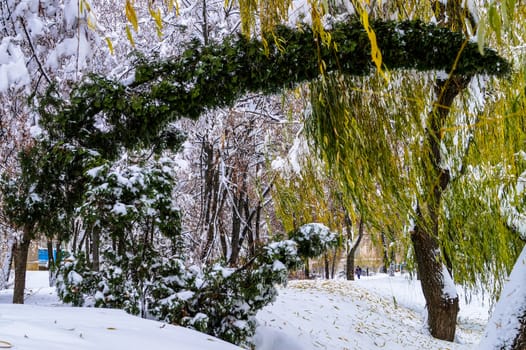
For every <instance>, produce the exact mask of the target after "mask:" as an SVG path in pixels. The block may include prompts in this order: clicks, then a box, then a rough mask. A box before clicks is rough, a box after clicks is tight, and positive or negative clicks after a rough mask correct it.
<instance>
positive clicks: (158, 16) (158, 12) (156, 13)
mask: <svg viewBox="0 0 526 350" xmlns="http://www.w3.org/2000/svg"><path fill="white" fill-rule="evenodd" d="M148 11H150V16H152V18H153V20H154V21H155V26H156V27H157V28H156V29H157V35H158V36H159V37H162V30H163V20H162V18H161V10H160V9H157V10H154V9H153V8H152V7H151V6H148Z"/></svg>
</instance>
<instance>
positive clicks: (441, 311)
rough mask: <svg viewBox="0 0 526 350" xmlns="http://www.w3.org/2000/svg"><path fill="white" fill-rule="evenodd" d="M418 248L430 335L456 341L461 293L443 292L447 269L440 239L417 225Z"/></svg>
mask: <svg viewBox="0 0 526 350" xmlns="http://www.w3.org/2000/svg"><path fill="white" fill-rule="evenodd" d="M411 240H412V242H413V247H414V249H415V258H416V262H417V269H418V275H419V276H420V283H421V285H422V292H423V293H424V297H425V300H426V307H427V313H428V319H427V323H428V327H429V332H430V333H431V335H432V336H433V337H435V338H438V339H443V340H448V341H453V340H454V339H455V329H456V324H457V314H458V311H459V309H460V308H459V300H458V295H457V294H455V295H447V294H446V293H445V292H444V286H445V281H444V276H443V274H444V273H449V272H447V270H445V268H444V265H443V264H442V262H441V260H440V257H439V256H437V252H438V251H439V248H438V243H437V241H436V240H435V239H434V238H433V236H431V235H430V234H428V233H427V232H426V230H424V229H422V228H421V227H420V226H418V225H417V227H416V228H415V230H414V231H413V233H412V234H411Z"/></svg>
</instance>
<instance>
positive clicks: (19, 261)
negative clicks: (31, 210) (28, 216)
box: [13, 228, 31, 304]
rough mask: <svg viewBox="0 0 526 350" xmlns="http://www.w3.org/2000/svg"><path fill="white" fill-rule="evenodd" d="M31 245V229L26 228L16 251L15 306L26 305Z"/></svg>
mask: <svg viewBox="0 0 526 350" xmlns="http://www.w3.org/2000/svg"><path fill="white" fill-rule="evenodd" d="M30 244H31V229H30V228H24V233H23V235H22V237H21V238H20V240H19V241H18V242H17V244H16V250H15V287H14V291H13V304H23V303H24V291H25V289H26V269H27V256H28V254H29V245H30Z"/></svg>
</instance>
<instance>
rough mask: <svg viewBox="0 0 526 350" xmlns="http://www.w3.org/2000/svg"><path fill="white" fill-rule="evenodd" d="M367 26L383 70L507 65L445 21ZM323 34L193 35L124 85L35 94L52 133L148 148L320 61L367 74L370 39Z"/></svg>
mask: <svg viewBox="0 0 526 350" xmlns="http://www.w3.org/2000/svg"><path fill="white" fill-rule="evenodd" d="M371 25H372V28H373V29H374V31H375V33H376V36H377V38H378V40H377V42H378V46H379V47H380V48H381V50H382V55H383V63H384V65H385V67H386V68H387V69H390V70H395V69H410V70H417V71H428V70H443V71H446V72H447V73H450V72H452V71H454V72H455V73H457V74H466V75H473V74H488V75H504V74H506V73H508V72H509V71H510V65H509V64H508V63H507V62H506V61H505V60H504V59H503V58H501V57H500V56H499V55H498V54H497V53H496V52H495V51H493V50H490V49H486V50H485V54H484V55H481V54H480V53H479V50H478V47H477V44H476V43H472V42H468V41H467V39H465V38H464V37H463V36H462V34H459V33H455V32H451V31H449V30H447V29H445V28H439V27H436V26H434V25H430V24H424V23H422V22H420V21H406V22H401V23H397V22H381V21H377V22H373V23H371ZM328 33H329V34H330V35H331V38H332V40H331V44H330V45H325V44H321V40H319V38H318V37H317V36H316V35H315V34H314V32H313V31H312V29H311V28H310V27H308V26H306V25H303V26H300V27H298V28H296V29H291V28H288V27H284V26H280V27H277V28H276V30H275V31H274V32H273V34H269V36H268V38H266V39H265V40H256V39H247V38H246V37H244V36H235V37H231V38H228V39H225V40H224V41H223V42H221V43H215V44H211V45H208V46H203V45H202V44H200V43H198V42H192V43H190V44H189V45H188V47H187V48H186V50H185V51H184V53H183V54H182V55H181V56H179V57H175V58H173V59H169V60H166V61H161V62H153V63H150V62H141V63H139V65H138V66H137V67H136V72H135V81H134V82H133V83H132V84H130V85H124V84H122V83H119V82H115V81H111V80H108V79H106V78H105V77H101V76H94V75H93V76H91V77H90V79H89V80H88V81H85V82H83V83H81V84H79V85H78V86H77V87H75V88H74V89H73V91H72V93H71V95H70V100H69V101H67V102H65V101H64V100H63V99H62V98H61V97H60V96H59V95H58V94H57V93H56V91H54V90H52V89H51V90H49V91H48V92H47V94H46V95H45V96H43V97H42V98H41V101H40V107H39V112H40V113H41V116H42V120H41V121H42V124H43V126H44V128H45V129H46V130H48V132H49V133H50V136H51V138H55V139H67V140H74V142H75V143H78V144H79V145H81V146H85V147H89V148H92V149H96V150H98V151H99V152H101V153H102V154H106V155H112V154H113V155H114V154H116V153H117V152H118V149H120V148H121V147H127V148H136V147H142V146H150V145H154V144H156V143H158V142H159V134H160V132H161V130H163V129H164V128H165V126H166V124H167V123H169V122H171V121H173V120H176V119H179V118H182V117H188V118H192V119H196V118H198V117H199V116H200V115H201V114H202V113H204V112H205V111H206V110H209V109H213V108H217V107H225V106H229V105H232V104H233V103H234V102H235V101H236V100H237V99H238V98H239V97H240V96H242V95H243V94H245V93H247V92H259V91H261V92H264V93H276V92H279V91H280V90H282V89H284V88H289V87H292V86H294V85H295V84H298V83H301V82H305V81H309V80H312V79H315V78H317V77H318V75H319V73H320V62H321V67H322V68H323V70H324V71H327V72H328V71H339V72H341V73H344V74H347V75H355V76H356V75H357V76H363V75H367V74H369V73H371V72H372V71H373V69H374V67H373V64H372V62H371V60H370V50H371V48H370V41H369V39H368V36H367V33H366V32H365V30H364V29H363V26H362V24H361V23H360V22H359V21H357V20H353V21H350V22H345V23H338V24H336V25H334V27H333V28H332V30H330V31H328ZM276 37H277V38H279V39H278V40H275V39H274V38H276ZM264 42H265V43H267V44H264ZM96 125H103V127H97V126H96ZM164 136H165V138H166V137H167V138H168V139H170V138H175V139H177V140H179V139H180V137H179V135H175V134H168V135H166V134H165V135H164Z"/></svg>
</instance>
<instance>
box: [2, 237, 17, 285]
mask: <svg viewBox="0 0 526 350" xmlns="http://www.w3.org/2000/svg"><path fill="white" fill-rule="evenodd" d="M6 247H7V249H6V255H5V257H4V261H3V262H2V270H1V271H0V277H1V278H2V280H0V290H2V289H4V288H6V287H7V283H8V282H9V276H10V273H11V265H12V263H13V256H14V252H15V249H16V244H15V239H14V237H13V236H12V235H11V234H10V235H9V238H8V239H7V243H6Z"/></svg>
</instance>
